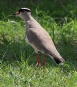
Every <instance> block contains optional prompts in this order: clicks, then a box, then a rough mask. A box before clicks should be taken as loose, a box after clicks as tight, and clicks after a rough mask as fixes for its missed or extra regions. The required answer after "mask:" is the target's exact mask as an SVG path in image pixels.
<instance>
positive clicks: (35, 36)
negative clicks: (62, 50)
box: [27, 28, 61, 58]
mask: <svg viewBox="0 0 77 87" xmlns="http://www.w3.org/2000/svg"><path fill="white" fill-rule="evenodd" d="M27 38H28V40H29V42H30V43H31V44H33V45H34V46H35V47H36V48H37V49H39V50H41V51H43V52H45V53H47V54H49V55H52V56H53V57H58V58H61V56H60V54H59V53H58V51H57V50H56V47H55V46H54V43H53V41H52V39H51V38H50V36H49V34H48V33H47V32H46V31H45V30H44V29H43V28H41V30H40V29H33V28H30V29H28V30H27Z"/></svg>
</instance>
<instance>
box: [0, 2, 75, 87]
mask: <svg viewBox="0 0 77 87" xmlns="http://www.w3.org/2000/svg"><path fill="white" fill-rule="evenodd" d="M24 2H25V1H24ZM8 3H10V1H9V0H8V2H7V1H5V2H4V3H3V0H2V3H0V6H1V8H2V9H1V10H3V12H2V13H0V19H1V20H0V87H76V86H77V18H73V17H72V16H71V17H70V16H68V17H66V16H67V15H68V14H66V16H65V14H64V11H62V10H61V11H62V13H63V14H62V15H61V17H62V18H60V17H59V18H56V17H55V16H56V15H57V10H59V8H60V7H58V8H56V7H55V5H53V6H52V8H53V9H52V10H53V13H51V14H50V15H48V14H49V11H48V10H47V11H46V12H45V10H46V9H48V8H49V9H50V11H51V7H50V5H51V4H54V2H52V3H49V5H47V3H46V0H45V4H46V8H43V7H42V6H43V5H44V3H43V2H39V4H38V5H37V7H36V10H34V8H35V4H34V3H31V0H30V3H29V4H30V8H31V9H32V12H33V16H34V17H35V19H36V20H37V21H38V22H39V23H40V24H41V25H42V26H43V27H44V28H45V29H46V30H47V32H48V33H49V34H50V36H51V37H52V39H53V41H54V43H55V45H56V47H57V49H58V51H59V52H60V54H61V55H62V56H63V57H64V59H65V60H66V62H65V64H64V65H62V66H58V65H57V64H56V63H55V62H54V61H53V60H52V59H51V58H50V57H49V56H47V55H46V60H47V65H46V68H45V69H43V66H40V68H37V67H36V63H37V61H36V58H35V53H34V50H33V48H32V47H31V46H30V45H29V44H28V43H27V42H26V41H25V24H24V21H23V20H22V19H20V18H18V17H9V18H7V17H8V16H9V15H8V14H12V13H13V12H14V11H16V10H17V8H19V7H20V3H18V4H17V0H16V3H15V4H14V3H13V4H12V6H11V4H10V5H9V6H11V8H9V6H8ZM27 3H28V1H27ZM3 4H4V5H5V7H6V8H5V7H3ZM16 4H17V5H18V6H16ZM55 4H56V2H55ZM72 4H74V3H72ZM70 5H71V4H70ZM23 6H24V3H23ZM23 6H22V7H23ZM47 6H48V7H47ZM15 7H16V8H15ZM67 7H68V8H69V4H68V5H67ZM73 7H74V9H76V8H75V7H76V5H75V4H74V5H73ZM54 8H55V10H54ZM7 9H8V12H7ZM60 9H61V8H60ZM72 12H73V14H74V12H76V10H74V11H73V9H72ZM59 14H60V13H59ZM59 14H58V15H59ZM51 16H52V17H51ZM39 55H40V57H41V62H42V60H43V58H42V56H41V53H39Z"/></svg>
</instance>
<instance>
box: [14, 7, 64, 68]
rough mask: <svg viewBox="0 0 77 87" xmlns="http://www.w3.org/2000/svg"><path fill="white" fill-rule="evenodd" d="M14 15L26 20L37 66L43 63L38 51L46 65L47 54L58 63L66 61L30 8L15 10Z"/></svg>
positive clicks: (27, 33) (28, 38) (27, 38)
mask: <svg viewBox="0 0 77 87" xmlns="http://www.w3.org/2000/svg"><path fill="white" fill-rule="evenodd" d="M13 15H17V16H19V17H20V18H22V19H23V20H24V22H25V25H26V40H27V42H28V43H29V44H30V45H31V46H32V47H33V48H34V50H35V53H36V58H37V67H39V66H40V65H41V62H40V57H39V54H38V52H41V53H42V56H43V58H44V60H43V64H44V66H45V65H46V59H45V56H44V55H45V54H47V55H49V56H50V57H51V58H52V59H53V60H54V61H55V62H56V63H57V64H58V65H62V64H63V63H64V62H65V59H64V58H63V57H62V56H61V55H60V53H59V52H58V50H57V49H56V47H55V45H54V42H53V40H52V38H51V37H50V35H49V34H48V32H47V31H46V30H45V29H44V28H43V27H42V26H41V25H40V24H39V23H38V22H37V21H36V19H35V18H34V17H33V16H32V12H31V10H30V9H29V8H20V9H19V10H18V12H15V13H14V14H13Z"/></svg>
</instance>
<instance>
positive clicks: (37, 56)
mask: <svg viewBox="0 0 77 87" xmlns="http://www.w3.org/2000/svg"><path fill="white" fill-rule="evenodd" d="M36 58H37V62H38V65H37V67H39V66H40V58H39V55H38V53H36Z"/></svg>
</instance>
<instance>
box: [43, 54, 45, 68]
mask: <svg viewBox="0 0 77 87" xmlns="http://www.w3.org/2000/svg"><path fill="white" fill-rule="evenodd" d="M42 56H43V59H44V60H43V66H44V68H45V66H46V58H45V54H42Z"/></svg>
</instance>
